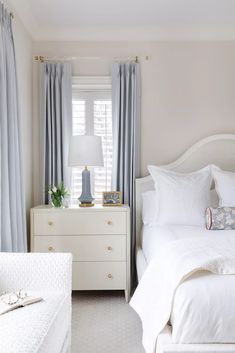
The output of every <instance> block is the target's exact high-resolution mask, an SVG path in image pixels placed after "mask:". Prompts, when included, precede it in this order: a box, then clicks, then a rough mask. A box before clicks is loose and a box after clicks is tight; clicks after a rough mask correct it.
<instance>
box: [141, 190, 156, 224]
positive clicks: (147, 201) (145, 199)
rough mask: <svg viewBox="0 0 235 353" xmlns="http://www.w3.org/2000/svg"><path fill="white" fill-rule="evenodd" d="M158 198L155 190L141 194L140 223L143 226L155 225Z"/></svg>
mask: <svg viewBox="0 0 235 353" xmlns="http://www.w3.org/2000/svg"><path fill="white" fill-rule="evenodd" d="M157 218H158V198H157V195H156V190H150V191H146V192H143V193H142V221H143V223H144V225H154V224H157Z"/></svg>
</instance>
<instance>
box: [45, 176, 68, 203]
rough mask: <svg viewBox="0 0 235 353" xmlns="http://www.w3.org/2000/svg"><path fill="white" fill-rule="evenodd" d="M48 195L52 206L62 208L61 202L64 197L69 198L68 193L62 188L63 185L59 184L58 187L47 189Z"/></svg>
mask: <svg viewBox="0 0 235 353" xmlns="http://www.w3.org/2000/svg"><path fill="white" fill-rule="evenodd" d="M48 194H49V195H50V198H51V204H52V206H54V207H62V206H63V200H64V199H65V197H66V196H69V191H68V189H67V188H66V187H65V186H64V183H63V182H61V183H60V184H59V185H58V186H51V187H49V190H48Z"/></svg>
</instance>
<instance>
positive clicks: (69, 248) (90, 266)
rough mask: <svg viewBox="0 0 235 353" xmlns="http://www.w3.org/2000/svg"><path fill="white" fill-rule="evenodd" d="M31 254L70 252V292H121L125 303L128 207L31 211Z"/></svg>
mask: <svg viewBox="0 0 235 353" xmlns="http://www.w3.org/2000/svg"><path fill="white" fill-rule="evenodd" d="M31 251H32V252H71V253H72V254H73V290H124V291H125V297H126V301H129V297H130V210H129V207H128V206H125V205H123V206H120V207H103V206H101V205H96V206H94V207H92V208H79V207H78V206H76V207H71V208H58V209H57V208H54V207H50V206H38V207H35V208H32V209H31Z"/></svg>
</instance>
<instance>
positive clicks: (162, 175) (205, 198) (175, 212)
mask: <svg viewBox="0 0 235 353" xmlns="http://www.w3.org/2000/svg"><path fill="white" fill-rule="evenodd" d="M148 170H149V172H150V174H151V176H152V178H153V180H154V183H155V189H156V191H157V195H158V202H159V211H158V220H157V222H158V224H160V225H164V224H178V225H179V224H180V225H205V210H206V208H207V207H208V206H209V205H210V187H211V182H212V175H211V167H210V166H208V167H205V168H203V169H201V170H199V171H196V172H193V173H187V174H186V173H177V172H173V171H169V170H166V169H163V168H161V167H156V166H148Z"/></svg>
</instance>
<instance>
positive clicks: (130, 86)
mask: <svg viewBox="0 0 235 353" xmlns="http://www.w3.org/2000/svg"><path fill="white" fill-rule="evenodd" d="M112 107H113V141H114V146H113V174H112V184H113V188H114V190H119V191H121V192H122V194H123V202H124V203H125V204H128V205H129V206H130V210H131V280H132V286H134V285H135V282H136V266H135V252H136V239H135V227H136V226H135V179H136V178H137V177H139V176H140V67H139V64H138V63H133V62H125V63H114V64H113V67H112Z"/></svg>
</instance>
